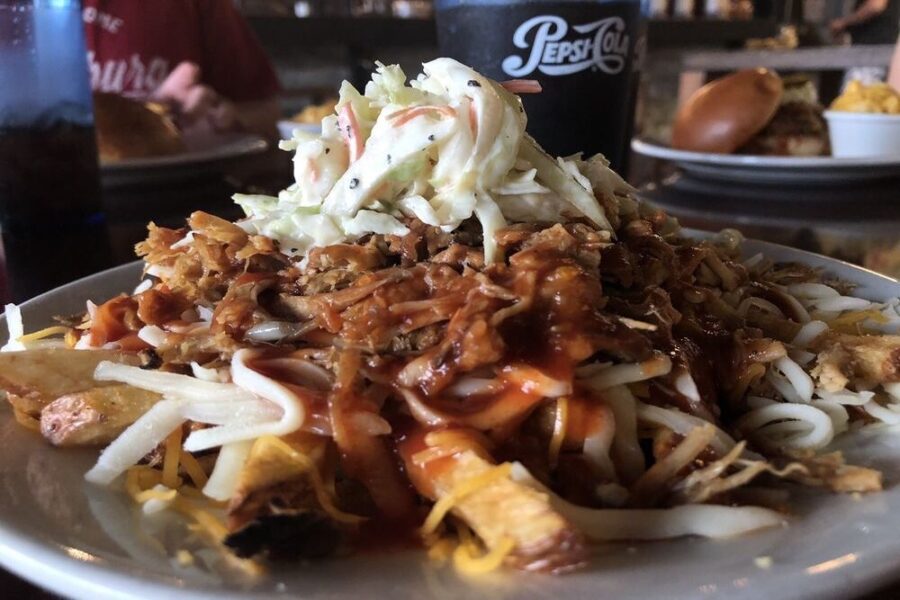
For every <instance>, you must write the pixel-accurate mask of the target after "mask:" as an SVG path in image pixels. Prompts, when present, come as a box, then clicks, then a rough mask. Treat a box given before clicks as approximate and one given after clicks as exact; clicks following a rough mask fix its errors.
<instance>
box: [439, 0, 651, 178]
mask: <svg viewBox="0 0 900 600" xmlns="http://www.w3.org/2000/svg"><path fill="white" fill-rule="evenodd" d="M435 8H436V15H437V24H438V43H439V45H440V52H441V54H442V55H443V56H449V57H451V58H455V59H457V60H459V61H460V62H462V63H465V64H467V65H469V66H470V67H473V68H475V69H476V70H477V71H480V72H481V73H484V74H485V75H487V76H488V77H491V78H493V79H496V80H498V81H503V80H508V79H536V80H538V81H539V82H540V83H541V86H542V87H543V90H544V91H543V92H541V93H540V94H534V95H526V96H523V99H522V100H523V102H524V104H525V109H526V111H527V112H528V132H529V133H531V135H532V136H534V138H535V139H536V140H537V141H538V142H540V143H541V145H543V146H544V148H545V149H546V150H547V151H548V152H550V153H552V154H555V155H558V156H567V155H570V154H574V153H576V152H584V153H585V154H587V155H591V154H596V153H597V152H600V153H602V154H604V155H605V156H606V157H607V158H608V159H609V160H610V163H611V165H612V167H613V168H614V169H616V170H619V171H620V172H621V171H622V170H623V169H624V167H625V159H626V157H627V152H628V144H629V142H630V138H631V132H632V126H633V120H634V103H635V100H636V91H637V85H638V80H639V71H640V65H641V56H642V53H643V48H644V23H643V20H642V17H641V1H640V0H436V4H435Z"/></svg>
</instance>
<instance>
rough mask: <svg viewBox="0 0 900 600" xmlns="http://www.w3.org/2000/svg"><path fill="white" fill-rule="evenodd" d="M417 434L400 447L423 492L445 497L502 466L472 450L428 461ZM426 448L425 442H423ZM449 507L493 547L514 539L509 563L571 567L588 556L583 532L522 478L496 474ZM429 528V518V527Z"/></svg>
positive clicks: (549, 568)
mask: <svg viewBox="0 0 900 600" xmlns="http://www.w3.org/2000/svg"><path fill="white" fill-rule="evenodd" d="M416 446H417V444H415V442H414V441H413V440H412V436H411V437H410V438H407V443H406V444H401V445H400V447H399V451H400V456H401V457H402V458H403V461H404V464H405V466H406V470H407V473H409V476H410V480H411V481H412V483H413V485H414V486H415V487H416V489H417V490H418V491H419V493H421V494H422V495H424V496H427V497H430V498H432V499H433V500H436V501H439V502H440V501H441V500H442V499H444V498H447V497H450V496H453V495H455V494H458V493H459V490H460V489H461V487H462V488H467V487H469V486H470V485H471V483H472V482H475V481H477V480H478V479H482V478H486V477H490V472H491V471H493V470H495V469H497V467H496V466H495V465H494V464H492V463H491V462H490V461H488V460H486V459H485V458H483V455H484V454H485V453H484V452H481V451H478V450H476V449H467V450H463V451H460V452H457V453H455V454H453V455H451V456H448V457H445V458H437V459H435V460H434V461H429V462H428V463H426V464H421V462H419V458H418V456H416V452H415V450H416V449H417V448H416ZM419 448H421V446H419ZM450 512H451V513H452V514H454V515H455V516H456V517H458V518H460V519H462V521H463V522H465V523H466V525H468V526H469V527H470V528H471V529H472V530H473V531H474V532H475V533H476V534H477V535H478V537H480V538H481V540H482V541H483V542H484V545H485V547H487V549H488V550H493V549H495V548H497V547H498V546H500V545H501V544H503V543H505V542H506V541H507V540H512V542H513V543H514V545H513V551H512V553H511V554H510V556H509V557H507V563H508V564H511V565H512V566H515V567H518V568H521V569H525V570H530V571H549V572H559V571H566V570H570V569H572V568H574V567H576V566H578V565H580V564H582V563H583V561H584V560H585V549H584V540H583V539H582V538H581V535H580V534H579V533H578V532H577V531H576V530H575V529H574V528H573V527H572V525H571V524H570V523H568V522H567V521H566V520H565V519H564V518H563V517H562V516H561V515H560V514H559V513H557V512H556V511H555V510H554V509H553V507H551V506H550V502H549V501H548V499H547V496H546V495H545V494H541V493H540V492H537V491H535V490H533V489H532V488H530V487H528V486H525V485H523V484H520V483H517V482H515V481H513V480H512V479H510V478H509V477H508V476H507V475H502V476H499V477H496V478H491V480H490V481H485V484H484V485H483V486H482V485H479V486H477V487H476V488H475V489H472V490H469V491H468V493H466V494H465V495H464V496H461V497H459V498H458V499H457V501H456V502H455V503H454V504H453V507H452V508H451V510H450ZM427 527H428V525H427V521H426V528H427Z"/></svg>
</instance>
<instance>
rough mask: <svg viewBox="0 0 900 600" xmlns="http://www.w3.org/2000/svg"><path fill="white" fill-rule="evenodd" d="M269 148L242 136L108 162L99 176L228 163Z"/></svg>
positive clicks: (251, 136)
mask: <svg viewBox="0 0 900 600" xmlns="http://www.w3.org/2000/svg"><path fill="white" fill-rule="evenodd" d="M268 148H269V142H267V141H266V139H265V138H264V137H262V136H260V135H256V134H241V135H238V136H235V137H233V138H231V139H228V140H227V141H225V142H224V143H223V144H221V145H219V146H213V147H210V148H204V149H202V150H193V151H187V152H180V153H178V154H172V155H168V156H153V157H148V158H130V159H125V160H120V161H115V162H109V163H100V173H101V176H102V175H119V174H122V173H128V172H131V171H143V170H149V169H154V170H155V169H169V168H179V167H190V166H193V165H200V164H205V163H210V162H217V161H220V160H228V159H232V158H237V157H240V156H251V155H255V154H260V153H262V152H265V151H266V150H267V149H268Z"/></svg>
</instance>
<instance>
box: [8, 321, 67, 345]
mask: <svg viewBox="0 0 900 600" xmlns="http://www.w3.org/2000/svg"><path fill="white" fill-rule="evenodd" d="M69 331H70V330H69V328H68V327H63V326H62V325H54V326H52V327H45V328H44V329H41V330H40V331H35V332H33V333H29V334H27V335H23V336H22V337H20V338H19V341H20V342H22V343H23V344H24V343H27V342H36V341H37V340H42V339H44V338H48V337H50V336H52V335H67V334H68V333H69Z"/></svg>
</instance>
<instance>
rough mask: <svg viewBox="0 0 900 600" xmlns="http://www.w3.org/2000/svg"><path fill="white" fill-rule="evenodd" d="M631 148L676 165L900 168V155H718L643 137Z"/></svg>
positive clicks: (636, 140)
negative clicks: (682, 148)
mask: <svg viewBox="0 0 900 600" xmlns="http://www.w3.org/2000/svg"><path fill="white" fill-rule="evenodd" d="M631 149H632V150H634V151H635V152H637V153H638V154H642V155H644V156H649V157H651V158H658V159H662V160H671V161H673V162H677V163H688V164H697V165H702V166H705V167H732V168H735V167H736V168H750V169H757V168H758V169H764V168H765V169H783V170H790V169H797V168H804V169H832V168H836V167H839V168H850V169H856V168H863V167H873V166H875V167H900V156H852V157H841V156H787V157H785V156H763V155H743V154H715V153H712V152H694V151H691V150H678V149H675V148H672V147H671V146H667V145H663V144H661V143H657V142H654V141H651V140H648V139H646V138H643V137H635V138H633V139H632V140H631Z"/></svg>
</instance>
